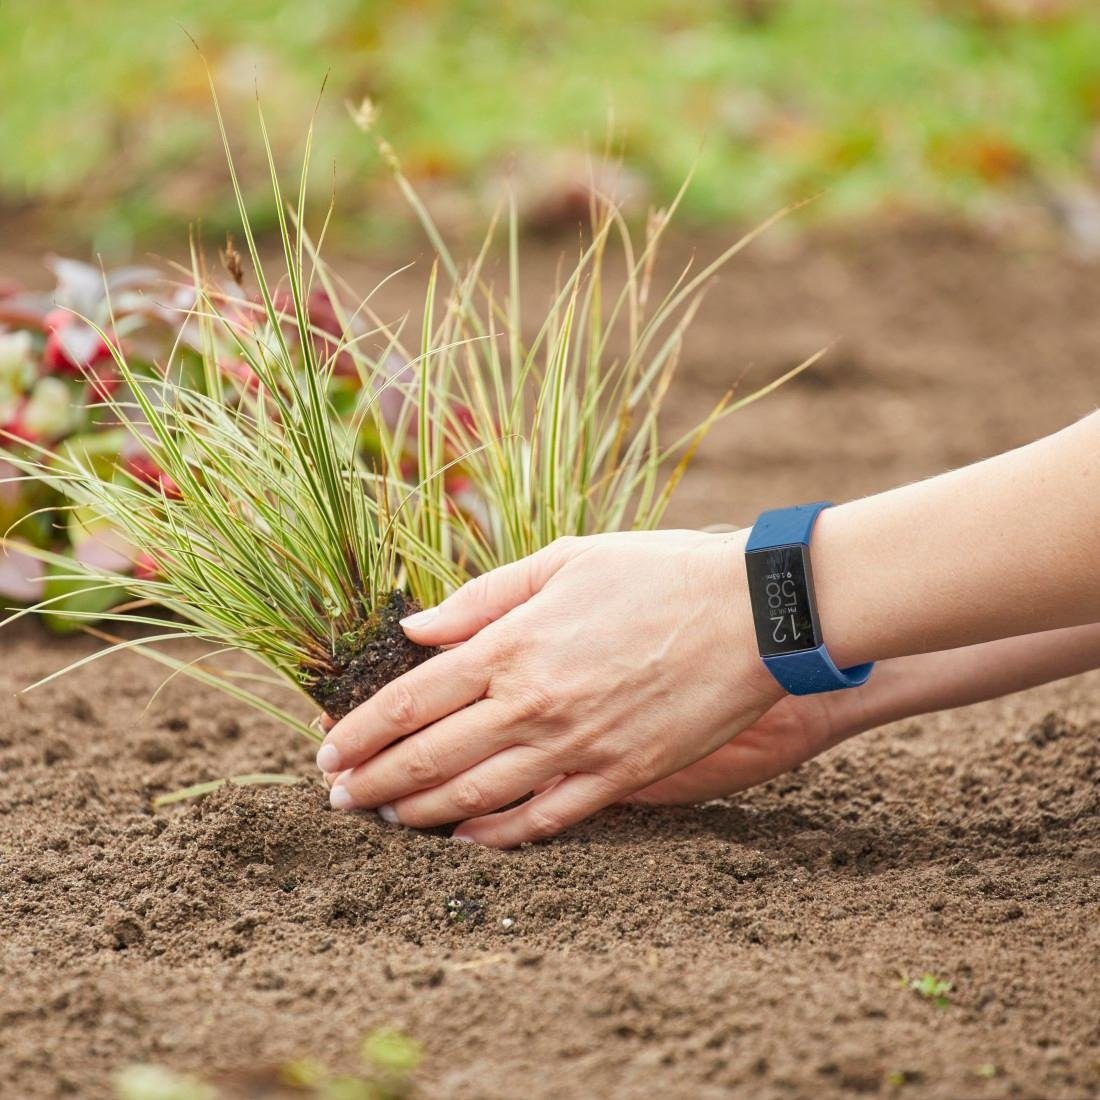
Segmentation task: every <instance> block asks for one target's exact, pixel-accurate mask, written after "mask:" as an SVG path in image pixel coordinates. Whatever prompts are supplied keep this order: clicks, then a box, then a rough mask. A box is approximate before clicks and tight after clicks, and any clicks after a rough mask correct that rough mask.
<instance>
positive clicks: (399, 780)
mask: <svg viewBox="0 0 1100 1100" xmlns="http://www.w3.org/2000/svg"><path fill="white" fill-rule="evenodd" d="M509 726H510V723H509V722H508V721H507V717H506V709H505V707H504V706H503V705H502V704H501V703H500V702H498V701H497V700H495V699H482V700H481V701H480V702H478V703H475V704H474V705H473V706H472V707H466V708H465V709H464V710H460V711H458V712H457V713H456V714H452V715H450V716H449V717H446V718H443V719H441V720H440V721H438V722H435V723H434V724H432V725H430V726H428V728H427V729H423V730H421V731H420V732H419V733H417V734H416V736H415V737H406V738H405V739H404V740H403V741H400V742H398V744H396V745H391V746H390V747H389V748H388V749H385V750H384V751H382V752H380V753H379V754H378V755H377V756H373V757H371V758H370V759H368V760H366V761H365V762H364V763H363V764H361V765H359V766H358V767H356V768H353V769H352V770H350V771H346V772H344V773H343V774H342V775H340V776H339V778H338V780H336V781H335V782H334V784H333V790H332V795H331V802H332V804H333V806H335V807H336V808H337V809H341V810H350V809H356V808H359V809H374V808H375V807H377V806H382V805H387V804H389V803H393V802H395V801H396V800H397V799H400V798H404V797H406V796H408V795H411V794H413V793H415V792H416V791H422V790H424V789H425V788H429V787H438V786H439V784H441V783H446V782H447V781H448V780H450V779H451V778H453V777H454V776H457V775H460V774H461V773H463V772H465V771H467V770H468V769H469V768H472V767H473V766H474V765H475V764H479V763H481V761H482V760H485V759H486V758H488V757H490V756H492V755H493V754H494V753H496V752H499V751H500V750H501V749H502V748H505V747H506V746H507V745H508V744H510V743H511V740H512V739H511V736H510V729H509ZM528 790H530V788H528ZM521 793H523V794H526V793H527V791H523V792H521ZM507 801H508V799H504V800H503V801H502V802H498V803H496V805H495V806H490V807H487V808H486V809H482V810H480V811H478V812H479V813H486V812H487V811H488V810H489V809H496V807H497V806H503V805H504V804H505V803H506V802H507ZM470 816H471V815H470V814H460V815H459V816H458V817H452V818H445V819H444V820H448V821H457V820H459V818H460V817H461V818H466V817H470Z"/></svg>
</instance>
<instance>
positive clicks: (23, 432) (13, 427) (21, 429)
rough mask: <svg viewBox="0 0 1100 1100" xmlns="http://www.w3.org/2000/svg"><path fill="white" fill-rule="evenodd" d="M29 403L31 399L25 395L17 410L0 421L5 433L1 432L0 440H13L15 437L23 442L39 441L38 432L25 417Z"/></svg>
mask: <svg viewBox="0 0 1100 1100" xmlns="http://www.w3.org/2000/svg"><path fill="white" fill-rule="evenodd" d="M28 403H29V399H28V398H26V397H24V398H23V399H22V401H20V402H19V407H18V408H17V409H16V410H15V412H14V413H13V414H12V415H11V416H10V417H9V418H8V419H7V420H4V421H0V433H3V434H0V442H2V441H4V440H7V441H8V442H11V441H12V440H13V439H14V440H16V441H18V442H21V443H37V442H38V433H37V432H34V431H32V430H31V429H30V428H29V427H28V426H27V423H26V421H25V420H24V419H23V414H24V413H25V412H26V408H27V405H28Z"/></svg>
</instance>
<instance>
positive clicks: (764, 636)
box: [745, 545, 821, 657]
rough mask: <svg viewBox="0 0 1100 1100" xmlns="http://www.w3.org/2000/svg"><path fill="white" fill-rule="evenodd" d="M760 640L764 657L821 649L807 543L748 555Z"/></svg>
mask: <svg viewBox="0 0 1100 1100" xmlns="http://www.w3.org/2000/svg"><path fill="white" fill-rule="evenodd" d="M745 564H746V566H747V568H748V573H749V598H750V599H751V600H752V614H753V619H754V621H755V623H756V641H757V643H758V645H759V646H760V653H761V655H762V656H764V657H778V656H780V655H782V654H784V653H799V652H801V651H802V650H804V649H817V647H818V646H819V645H821V637H820V635H819V632H818V629H817V613H816V609H815V608H814V606H813V600H812V599H811V596H810V581H811V574H810V561H809V556H808V553H807V549H806V547H805V546H801V545H795V546H778V547H775V548H774V549H771V550H753V551H750V552H749V553H748V554H746V555H745Z"/></svg>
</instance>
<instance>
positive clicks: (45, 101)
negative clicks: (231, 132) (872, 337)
mask: <svg viewBox="0 0 1100 1100" xmlns="http://www.w3.org/2000/svg"><path fill="white" fill-rule="evenodd" d="M184 28H186V31H187V32H189V33H190V34H192V35H194V36H195V38H196V39H197V40H198V41H199V42H200V44H201V45H202V48H203V50H204V52H205V54H206V56H207V57H208V58H209V60H210V62H211V64H212V66H213V68H214V71H215V74H216V77H217V79H218V82H219V86H220V88H221V90H222V93H223V96H224V98H225V100H226V101H227V102H228V103H229V105H230V111H231V114H232V115H233V116H234V117H235V119H236V120H237V121H238V125H237V130H238V132H239V134H240V136H241V140H242V142H243V143H244V144H243V145H242V149H243V150H244V155H243V160H244V163H245V164H246V166H247V165H251V171H249V172H248V173H247V175H248V176H249V178H250V180H251V181H252V183H253V184H254V185H255V186H256V188H257V191H258V192H259V189H262V188H263V186H264V179H263V171H262V167H261V164H260V158H259V156H258V155H257V154H258V150H256V149H255V146H254V145H249V139H250V137H251V136H252V135H253V134H254V133H255V126H254V124H253V122H252V120H251V119H250V118H246V115H245V112H247V111H251V109H252V106H253V99H254V87H255V85H256V84H258V86H259V89H260V92H261V94H262V97H263V102H264V107H265V110H266V112H267V113H268V115H269V120H270V122H271V124H272V128H273V130H274V133H275V135H276V141H277V144H278V145H279V147H280V151H282V152H286V153H288V154H289V153H291V152H293V151H294V150H295V149H296V148H297V146H298V143H299V140H300V138H301V135H302V133H303V132H304V129H305V126H306V123H307V120H308V117H309V115H310V113H311V111H312V110H313V105H314V102H315V100H316V97H317V93H318V90H319V89H320V86H321V84H322V81H323V80H324V79H325V76H326V74H327V75H328V86H327V90H326V93H325V96H324V98H323V100H322V103H321V107H320V116H321V118H320V126H319V139H318V140H319V156H318V158H317V163H318V164H326V163H335V164H336V165H337V182H338V183H340V184H341V192H342V194H344V195H345V197H346V195H347V192H348V190H349V188H348V187H347V186H346V183H347V181H348V180H350V179H352V178H354V179H355V180H357V181H362V180H364V179H367V180H369V179H371V178H374V179H377V178H378V177H379V176H380V174H381V171H380V166H379V164H378V161H377V157H376V156H375V154H374V153H373V151H372V149H371V147H370V144H369V142H367V141H366V140H365V139H364V138H363V136H362V135H361V134H360V133H359V132H358V131H357V130H356V129H355V127H354V126H352V125H351V124H350V122H349V120H348V118H347V115H346V112H345V103H346V102H347V101H349V100H350V101H356V102H357V101H359V100H360V99H361V98H362V97H364V96H370V97H371V98H372V99H374V100H375V101H376V103H377V105H378V107H379V109H380V120H381V126H382V128H383V130H384V131H385V133H386V134H387V136H388V137H389V138H390V140H391V141H392V142H393V143H394V144H395V145H396V146H397V148H398V150H399V151H400V153H401V155H402V158H403V160H404V163H405V167H406V169H407V171H408V172H409V173H410V174H411V175H412V176H414V177H416V178H419V179H420V180H430V181H439V183H440V185H441V186H445V187H449V188H453V190H454V192H455V193H456V194H466V195H470V194H477V193H479V191H483V190H484V189H485V186H486V184H485V181H486V179H487V178H488V177H490V176H491V175H492V174H493V173H494V172H496V171H498V170H499V167H500V165H501V163H502V162H503V160H504V158H506V157H507V156H508V155H509V154H512V153H515V152H519V153H520V154H521V156H526V157H527V158H528V159H529V162H530V163H531V164H535V165H538V164H540V163H543V158H547V157H550V158H553V157H554V156H560V155H561V151H562V150H583V149H584V148H585V147H586V145H588V146H590V147H592V148H595V149H597V150H598V149H600V148H602V147H603V145H604V142H605V137H606V134H607V131H608V126H609V123H608V120H609V118H611V119H612V120H613V122H612V127H613V131H614V133H615V135H616V136H617V143H616V150H617V152H618V153H620V154H621V156H622V158H623V160H624V163H625V164H626V165H627V166H628V168H629V169H630V170H631V171H632V173H634V174H635V175H636V176H637V177H638V178H639V179H641V180H643V181H644V182H645V190H646V192H647V195H648V197H649V198H652V199H653V200H655V201H661V200H663V199H667V198H668V197H669V196H670V195H671V194H672V193H674V191H675V189H676V187H677V186H678V185H679V183H680V182H681V180H682V178H683V176H684V174H685V173H686V172H687V171H688V170H689V168H690V167H691V165H692V164H694V163H697V172H696V177H695V182H694V185H693V187H692V189H691V192H690V194H689V196H688V201H687V208H686V212H687V215H688V216H689V217H691V218H694V219H696V220H698V221H701V222H706V221H715V220H725V219H729V218H745V219H753V218H758V217H760V216H761V215H763V214H764V213H766V212H770V211H771V210H773V209H774V208H776V207H777V206H779V205H781V204H782V203H784V202H786V201H789V200H790V199H792V198H798V197H803V196H804V195H806V194H808V193H812V192H815V191H817V190H819V189H821V188H827V193H826V194H825V196H824V197H823V199H822V200H821V201H820V202H819V203H817V204H815V210H816V214H817V215H818V216H830V215H837V214H842V215H843V214H848V213H862V212H865V211H867V210H872V209H876V208H881V207H882V206H883V205H895V206H897V205H901V206H906V207H909V206H918V207H929V206H931V207H938V208H942V207H948V208H953V209H960V208H962V209H965V208H968V207H973V206H975V205H980V204H981V203H982V202H985V201H988V200H989V199H990V196H997V195H998V194H1002V193H1004V192H1005V191H1006V190H1008V189H1012V188H1020V187H1022V186H1031V185H1032V184H1033V183H1034V182H1035V181H1036V180H1042V181H1061V180H1067V179H1085V178H1087V175H1088V173H1089V172H1090V171H1094V170H1095V169H1094V168H1093V167H1090V157H1092V156H1095V154H1096V151H1097V150H1096V145H1097V141H1096V134H1097V132H1098V130H1097V128H1098V125H1100V14H1098V5H1096V4H1095V3H1093V2H1091V0H1080V2H1077V3H1074V2H1072V0H939V2H934V0H722V2H720V0H600V2H599V3H592V2H591V0H514V2H512V3H500V2H488V0H450V2H448V0H416V2H408V0H405V2H400V3H395V2H373V3H365V2H361V0H360V2H357V0H287V2H274V0H267V2H262V0H233V2H232V3H226V2H225V0H192V2H190V3H188V4H186V5H180V4H179V3H178V2H174V0H143V2H142V3H140V4H135V3H132V2H130V0H96V2H95V3H87V2H86V0H52V2H51V3H49V4H42V3H40V2H36V0H7V2H6V3H4V4H3V5H0V103H2V104H3V107H2V110H0V139H2V143H3V150H4V155H3V156H2V157H0V203H2V204H3V205H6V206H8V207H9V208H16V209H18V208H20V207H22V206H25V205H28V204H29V205H30V206H31V207H34V208H38V209H41V208H42V206H43V204H45V206H46V207H47V208H51V209H56V211H57V212H58V216H65V217H67V219H68V221H69V223H70V228H74V229H76V231H78V232H83V233H85V234H86V235H87V236H89V237H90V238H91V239H92V241H93V243H95V244H97V245H98V246H99V247H106V248H107V249H108V250H111V249H112V247H113V246H120V247H125V244H126V242H127V241H128V240H129V239H131V238H132V237H133V235H135V234H141V233H147V232H149V231H151V230H155V229H158V228H160V229H163V228H168V227H171V226H174V225H176V224H179V223H183V222H187V221H191V220H193V219H194V218H195V216H196V215H197V214H199V213H202V214H203V215H204V216H205V217H206V218H207V221H208V223H210V222H212V223H213V224H214V225H217V224H218V223H219V222H220V220H221V219H222V218H223V217H225V216H226V215H227V214H228V209H227V208H226V207H225V206H224V197H225V193H226V190H227V189H226V187H225V181H224V171H223V168H222V162H221V160H220V155H219V153H218V150H217V147H216V141H215V138H214V130H213V126H212V120H211V109H210V100H209V94H208V91H207V89H206V85H205V79H204V74H203V69H202V63H201V61H200V59H199V57H198V55H197V53H196V51H195V50H194V48H193V46H192V45H191V43H190V42H189V40H188V38H187V36H186V34H185V33H184ZM535 171H537V169H535ZM318 177H319V178H318V186H319V187H320V188H321V189H322V190H323V191H325V193H326V195H327V190H328V186H329V183H330V182H331V176H330V175H329V174H327V173H326V172H324V171H322V172H319V173H318ZM353 190H354V191H355V193H356V194H358V195H359V196H360V197H361V200H362V207H363V208H364V209H366V210H370V209H371V206H372V204H371V203H370V201H369V200H368V195H367V192H365V191H363V190H361V189H359V188H358V187H357V188H356V189H353Z"/></svg>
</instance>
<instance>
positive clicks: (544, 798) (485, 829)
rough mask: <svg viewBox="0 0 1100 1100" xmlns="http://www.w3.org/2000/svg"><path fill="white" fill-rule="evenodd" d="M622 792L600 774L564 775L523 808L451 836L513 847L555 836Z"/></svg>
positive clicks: (462, 828)
mask: <svg viewBox="0 0 1100 1100" xmlns="http://www.w3.org/2000/svg"><path fill="white" fill-rule="evenodd" d="M625 793H626V792H625V790H623V789H622V788H621V787H619V786H617V785H616V784H615V783H613V782H612V781H611V780H609V779H606V778H605V777H604V776H602V775H594V774H591V773H587V772H578V773H576V774H575V775H567V776H566V777H565V778H564V779H562V780H561V781H560V782H558V783H556V784H554V786H552V787H551V788H550V789H549V790H546V791H544V792H543V793H542V794H537V795H535V797H534V798H531V799H529V800H528V801H526V802H524V803H523V805H522V806H517V807H515V809H512V810H505V811H504V812H503V813H498V814H490V815H489V816H488V817H480V818H477V819H476V820H474V821H467V822H466V823H465V824H463V825H460V826H459V827H458V828H457V829H455V832H454V837H455V840H470V841H473V842H474V843H475V844H484V845H485V846H486V847H488V848H515V847H516V846H517V845H520V844H523V843H525V842H526V841H529V840H542V839H544V838H545V837H550V836H555V835H556V834H557V833H560V832H561V831H562V830H563V829H567V828H569V826H570V825H575V824H576V823H577V822H578V821H583V820H584V819H585V818H586V817H590V816H591V815H592V814H594V813H595V812H596V811H597V810H602V809H603V808H604V807H605V806H610V805H611V803H612V802H615V801H616V800H617V799H618V798H621V797H622V796H623V795H624V794H625Z"/></svg>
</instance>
